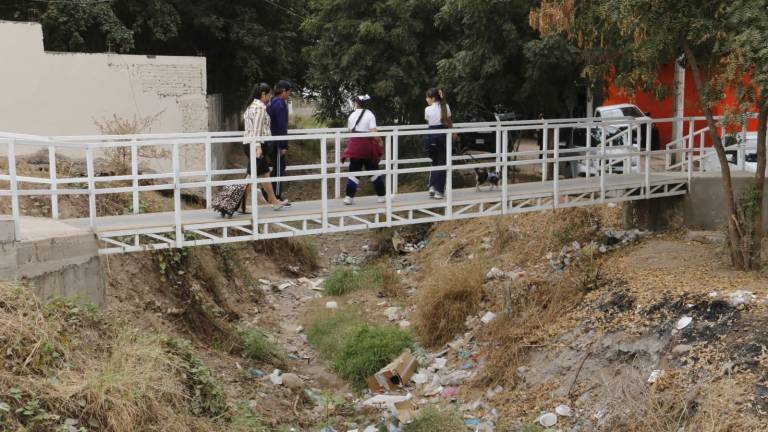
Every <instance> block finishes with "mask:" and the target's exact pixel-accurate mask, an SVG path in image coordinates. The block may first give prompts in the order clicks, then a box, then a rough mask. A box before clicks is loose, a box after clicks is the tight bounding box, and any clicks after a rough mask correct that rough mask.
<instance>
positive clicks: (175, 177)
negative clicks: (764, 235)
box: [0, 117, 704, 251]
mask: <svg viewBox="0 0 768 432" xmlns="http://www.w3.org/2000/svg"><path fill="white" fill-rule="evenodd" d="M702 119H703V118H698V117H690V118H684V119H659V120H652V121H648V120H636V119H628V118H617V119H595V118H588V119H556V120H535V121H530V120H526V121H511V122H490V123H469V124H460V125H456V127H454V128H452V129H442V130H439V131H436V130H433V129H432V130H431V129H426V128H425V127H424V126H423V125H414V126H391V127H383V128H381V130H379V131H378V132H372V133H366V134H356V133H355V134H352V133H349V131H347V130H344V129H338V128H337V129H322V130H311V131H292V133H291V134H290V135H288V136H281V137H261V138H259V139H258V141H260V142H268V141H277V140H285V141H291V142H296V141H303V142H307V141H313V142H320V147H319V151H320V154H319V155H318V156H319V163H310V164H304V165H300V166H292V167H289V175H288V176H284V177H280V181H281V182H287V183H290V182H302V181H320V183H321V191H320V192H321V200H320V203H321V207H322V208H321V209H320V214H321V217H320V219H309V220H304V221H303V222H302V223H303V228H302V229H301V231H294V230H297V229H298V228H295V227H291V226H290V225H289V224H290V223H294V222H296V221H294V220H289V219H291V218H286V220H285V221H283V222H279V224H280V225H279V226H280V227H281V229H285V230H287V231H286V232H287V233H288V234H286V235H296V233H299V232H300V233H312V232H318V231H317V230H314V231H313V230H312V229H310V228H308V226H309V225H310V224H312V223H315V222H318V223H319V224H320V225H321V227H322V228H320V229H321V230H325V231H323V232H335V230H342V229H343V228H344V226H343V224H344V222H343V219H342V222H341V223H340V225H341V226H339V225H338V224H337V225H334V224H331V222H330V218H331V217H332V216H331V215H330V213H329V201H331V200H333V199H336V198H339V197H340V196H341V186H342V184H341V180H342V179H343V178H344V177H347V176H348V175H349V173H348V172H347V171H345V170H344V169H343V168H344V164H343V163H342V162H341V158H340V154H341V150H342V147H343V144H344V141H345V140H346V139H348V138H350V137H352V136H356V137H380V138H381V139H382V140H383V141H384V147H385V149H384V150H385V157H384V158H383V160H382V161H381V164H380V165H379V169H377V170H368V171H361V172H356V173H355V175H356V176H358V177H363V176H374V175H380V176H384V177H385V179H386V183H385V184H386V189H387V194H386V203H385V212H384V214H383V216H384V217H385V221H384V222H381V221H380V220H379V219H378V214H377V213H376V220H375V221H374V222H369V223H368V226H392V225H393V224H398V223H400V222H403V221H402V220H401V219H403V218H404V217H406V218H407V217H411V216H400V215H398V214H396V212H397V211H398V210H396V209H395V207H394V206H395V204H397V201H398V196H399V192H398V184H399V176H400V175H405V174H418V173H420V174H427V173H431V172H435V171H447V172H448V173H447V184H446V194H445V195H446V199H445V201H444V202H439V203H435V204H433V205H432V204H431V207H429V206H427V207H424V208H419V209H417V211H419V212H422V213H424V214H426V215H428V216H430V217H428V218H426V219H424V220H426V221H432V220H446V219H451V218H454V217H465V216H467V215H469V214H470V213H471V212H470V211H469V210H468V208H469V207H466V205H472V206H479V208H480V212H481V213H482V214H491V213H494V212H497V213H498V214H505V213H508V212H510V211H516V210H517V209H516V208H512V207H511V206H512V204H510V202H509V199H510V196H511V191H510V188H511V186H512V185H510V184H509V182H508V170H509V169H514V168H520V167H526V166H529V167H533V168H534V169H536V168H537V167H539V166H541V181H542V182H546V181H548V177H549V175H548V174H549V173H548V170H549V166H550V165H552V171H553V174H554V175H553V178H552V180H551V181H552V184H551V195H552V197H553V200H552V202H551V207H552V208H558V207H559V206H561V205H571V204H572V203H570V202H565V201H563V202H561V201H560V200H561V199H562V200H566V199H568V197H567V196H564V195H562V194H563V193H564V192H562V187H561V186H562V182H563V181H564V180H561V179H560V177H561V176H560V174H562V173H561V164H562V163H570V164H576V166H578V165H579V164H583V165H585V166H586V168H585V170H586V172H585V174H586V177H587V180H588V179H590V178H597V180H598V181H599V185H600V187H599V191H598V192H599V196H596V197H593V198H591V201H589V202H608V201H609V200H615V199H637V197H638V196H643V197H646V198H647V197H651V196H652V195H653V194H654V189H653V185H652V184H651V181H650V176H651V173H652V172H655V171H657V170H655V169H653V168H652V167H651V165H652V163H651V158H652V156H654V155H665V158H666V157H668V156H669V155H670V154H672V153H682V154H683V155H684V156H683V157H684V158H686V157H687V159H686V162H687V163H681V165H680V168H681V172H682V173H684V174H685V173H687V175H688V177H690V173H691V171H692V161H693V154H694V153H695V152H696V150H697V149H695V148H694V146H693V144H692V143H693V140H692V139H688V140H687V141H686V140H677V141H679V142H684V143H685V147H684V148H683V149H678V148H676V147H677V143H676V142H673V143H672V144H674V145H672V146H671V147H672V148H669V149H666V148H665V150H659V151H652V150H651V148H650V143H651V133H650V131H651V127H652V124H654V123H665V122H674V121H676V122H680V121H687V122H689V124H690V125H693V124H694V122H695V121H701V120H702ZM617 126H621V127H624V129H623V130H620V131H619V133H617V134H616V135H614V136H612V137H610V138H606V137H605V129H606V128H608V127H613V128H616V127H617ZM574 129H585V130H586V132H587V133H586V136H585V139H586V140H587V141H586V143H585V144H586V145H585V146H584V147H577V148H560V145H559V142H560V137H563V136H565V135H566V134H568V133H570V132H571V131H572V130H574ZM591 129H595V130H598V131H601V133H602V136H603V139H602V140H601V142H600V143H599V144H598V145H597V146H595V147H593V146H592V144H591V139H592V138H591V134H590V133H589V131H590V130H591ZM549 131H552V132H553V134H554V135H553V136H554V141H555V143H557V145H554V146H552V148H549V142H548V141H549ZM703 131H704V130H703V129H702V130H699V131H692V132H693V134H692V135H691V136H703V133H704V132H703ZM513 132H518V133H542V136H543V146H542V147H539V148H538V149H537V150H529V149H524V150H518V151H511V150H510V148H509V134H510V133H513ZM436 133H437V134H444V135H445V140H446V142H447V143H448V145H447V146H446V163H445V164H443V165H440V166H431V165H426V164H428V163H429V162H430V160H429V159H428V158H425V157H412V158H400V157H399V155H400V154H402V153H401V150H402V149H401V148H400V147H401V146H402V145H404V142H403V141H402V140H401V138H403V137H424V136H426V135H429V134H436ZM454 133H457V134H468V133H493V134H495V136H496V151H495V152H491V153H486V154H476V155H472V156H468V155H453V153H452V147H453V146H452V145H451V142H452V140H453V134H454ZM643 136H644V138H645V143H640V142H635V141H638V140H639V138H640V137H643ZM621 137H626V139H623V138H621ZM635 137H637V139H636V140H635ZM620 139H621V140H622V144H618V145H616V143H618V142H619V140H620ZM254 141H255V140H253V139H245V138H244V137H243V136H242V132H224V133H197V134H147V135H130V136H79V137H36V136H31V135H19V134H9V133H0V148H2V147H3V146H5V147H6V148H7V150H8V161H9V163H8V166H9V171H8V173H7V174H0V188H1V187H2V185H3V182H5V183H7V188H5V189H0V196H7V197H11V209H12V215H13V217H14V219H15V220H17V221H20V216H21V214H20V213H21V212H20V206H19V198H20V197H31V196H38V197H39V196H47V197H49V198H50V200H51V217H52V218H54V219H58V218H59V217H60V214H59V210H58V197H59V196H64V195H87V196H88V220H89V225H90V226H91V228H94V229H97V228H98V227H99V224H98V221H99V218H101V217H102V216H100V215H98V214H96V199H97V197H99V196H102V195H105V194H131V195H132V208H131V211H132V214H133V215H135V216H138V215H140V214H143V213H141V211H140V205H139V204H140V199H139V195H140V194H141V193H143V192H148V191H163V190H165V191H172V192H173V196H174V211H173V238H169V239H167V240H166V241H165V242H163V243H164V244H166V246H167V245H171V246H175V247H181V246H184V245H186V244H203V243H200V242H201V241H203V240H198V239H195V240H189V239H186V238H185V236H189V232H188V231H186V230H187V228H186V227H185V224H183V223H182V214H183V213H184V211H183V209H182V206H181V195H182V193H185V192H188V191H190V190H193V189H194V190H200V189H204V190H205V202H206V205H207V206H208V207H209V206H210V202H211V197H212V193H213V188H215V187H220V186H225V185H232V184H249V185H252V186H253V187H257V186H258V185H259V184H262V183H266V182H273V181H275V179H274V178H258V177H254V178H250V179H244V178H241V179H234V180H232V179H230V180H226V179H220V178H216V177H221V176H225V175H242V174H244V172H245V170H244V169H242V168H236V169H222V168H220V167H215V166H213V161H212V157H211V155H212V148H213V147H214V146H217V145H223V144H227V143H241V144H242V143H244V142H254ZM612 144H614V145H612ZM329 145H331V146H332V151H330V152H329V149H328V146H329ZM701 145H702V146H703V140H702V141H701ZM22 146H33V147H44V148H47V149H48V155H49V162H50V163H49V166H50V170H49V171H50V172H49V173H48V176H47V177H34V176H30V175H18V173H17V162H18V161H17V157H16V155H17V154H18V148H19V147H22ZM151 146H161V147H170V148H171V149H170V152H171V168H170V170H169V171H167V170H166V171H163V172H152V173H148V172H143V170H142V169H141V166H140V164H139V157H138V149H139V148H142V147H151ZM184 146H192V147H193V150H194V153H195V154H197V155H198V156H200V155H202V157H203V161H202V164H203V167H202V168H200V167H196V168H194V169H186V170H182V168H181V156H182V154H181V152H182V147H184ZM642 146H644V148H641V147H642ZM607 147H610V151H607ZM113 148H125V149H129V150H130V156H131V157H130V161H129V165H130V166H129V168H130V169H129V171H130V173H129V174H120V175H98V174H97V173H96V170H95V162H96V157H97V156H96V154H95V152H96V151H105V150H108V149H113ZM702 148H703V147H700V149H698V151H699V157H703V153H702V150H701V149H702ZM65 149H66V150H72V149H79V150H80V151H84V152H85V162H86V164H85V165H86V175H85V176H82V177H60V176H59V174H58V173H57V172H56V160H57V152H58V151H61V150H65ZM251 151H252V152H253V151H254V149H253V146H251ZM252 156H254V155H253V154H252ZM251 164H252V167H251V168H252V171H254V172H255V168H256V166H255V158H254V157H252V158H251ZM481 168H484V169H489V170H493V169H495V170H497V171H500V175H501V177H502V178H503V181H502V182H501V184H500V189H501V202H500V203H498V204H494V205H491V204H488V205H489V206H490V207H489V208H492V210H488V209H486V210H483V206H484V203H486V202H487V201H488V199H489V198H487V197H481V198H478V199H476V200H475V199H470V200H469V204H466V203H465V204H466V205H465V204H461V205H465V207H463V208H457V209H454V207H455V206H456V205H457V202H458V201H457V200H456V199H455V196H454V187H453V180H452V174H453V173H455V172H461V171H467V170H474V169H481ZM670 168H678V165H677V164H675V165H674V166H668V164H665V166H664V167H663V168H661V172H668V171H671V170H670ZM640 170H643V171H644V172H642V173H641V171H640ZM534 172H535V170H534ZM637 174H642V176H641V179H640V180H633V182H634V183H633V184H636V185H635V187H633V188H630V189H632V190H636V191H637V193H640V195H637V193H636V192H632V195H629V193H628V195H626V196H624V197H620V198H616V197H612V196H609V195H608V193H609V192H610V190H608V186H609V185H608V184H607V182H606V177H614V176H624V177H625V178H632V179H634V178H635V177H632V176H633V175H634V176H636V175H637ZM587 183H588V182H587V181H586V180H585V184H587ZM32 185H45V186H47V188H34V186H33V187H32V188H27V186H32ZM73 186H80V187H73ZM329 187H331V188H332V193H329V190H328V188H329ZM638 188H639V189H638ZM663 193H680V192H679V189H676V190H674V191H672V192H668V191H664V192H663ZM257 195H258V194H252V198H251V207H252V209H253V214H252V217H251V221H250V228H248V227H246V226H245V225H243V224H242V221H241V222H230V221H226V220H222V221H221V222H216V223H209V224H203V225H204V226H205V227H207V226H209V225H212V226H214V227H215V228H221V229H223V230H224V235H223V237H222V238H221V239H220V240H221V241H222V242H225V241H229V239H230V237H228V234H227V232H228V231H227V229H228V227H236V229H238V230H240V231H241V232H246V231H247V232H248V233H247V236H248V237H249V238H253V239H255V238H263V237H265V236H268V235H270V233H263V232H262V233H260V232H259V229H260V228H259V227H262V226H265V225H264V222H263V221H262V219H261V218H260V216H259V208H258V205H257ZM537 199H539V200H540V199H541V197H539V198H537ZM584 202H587V201H584ZM436 206H437V207H440V208H442V211H443V214H442V215H438V213H436V211H435V210H434V209H435V208H436ZM399 208H401V207H398V209H399ZM355 211H356V210H355V209H354V208H350V210H349V211H348V212H347V213H349V216H347V217H349V218H352V219H353V220H358V221H359V220H360V218H362V217H363V216H366V215H369V214H371V213H370V212H371V211H372V210H370V209H364V210H361V211H359V212H357V213H355ZM409 211H411V212H413V211H414V210H413V209H411V210H409ZM374 213H375V212H374ZM454 213H456V214H455V215H454ZM333 217H336V216H333ZM355 218H356V219H355ZM430 218H431V219H430ZM382 224H383V225H382ZM16 225H17V227H18V226H19V225H20V224H19V223H17V224H16ZM201 229H203V228H199V227H198V228H195V229H193V230H192V231H190V232H194V234H195V235H202V236H204V237H206V238H207V237H211V236H212V234H210V233H206V232H204V231H200V230H201ZM232 229H235V228H232ZM264 229H266V228H264ZM118 234H121V235H124V236H125V235H129V233H125V232H120V231H118V233H117V234H115V235H118ZM130 235H131V236H134V235H135V236H136V242H135V245H130V244H127V243H124V242H122V241H118V240H116V238H117V237H108V236H107V237H102V239H105V238H109V239H110V240H109V241H108V243H110V244H113V245H116V244H118V243H119V244H123V247H122V248H123V249H121V250H139V249H141V246H140V244H139V238H138V236H139V235H141V234H140V233H138V231H137V232H136V233H133V234H130ZM153 235H154V236H155V237H157V235H158V234H156V233H155V234H153ZM275 235H276V234H275ZM281 235H282V234H281ZM232 238H242V236H239V237H232ZM105 241H106V240H105ZM159 247H161V246H156V247H155V248H159ZM162 247H165V246H162ZM137 248H138V249H137ZM113 249H114V248H113ZM113 249H110V250H111V251H114V250H113Z"/></svg>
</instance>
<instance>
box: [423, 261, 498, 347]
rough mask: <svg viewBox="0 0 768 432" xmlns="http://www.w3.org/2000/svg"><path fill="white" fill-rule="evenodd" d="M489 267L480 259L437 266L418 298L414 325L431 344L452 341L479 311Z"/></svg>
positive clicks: (428, 344) (424, 341) (436, 344)
mask: <svg viewBox="0 0 768 432" xmlns="http://www.w3.org/2000/svg"><path fill="white" fill-rule="evenodd" d="M484 270H485V266H484V265H482V264H481V263H478V262H471V263H465V264H456V265H451V266H446V267H442V268H436V269H433V273H432V274H433V276H432V278H430V279H429V280H428V281H427V282H426V284H425V286H424V287H423V288H422V289H421V290H420V292H419V296H418V299H417V300H416V312H415V316H416V319H415V320H414V321H415V322H414V324H415V325H414V328H415V330H416V333H417V335H418V336H419V339H420V340H421V341H422V342H423V343H424V344H425V345H426V346H429V347H434V346H438V345H441V344H444V343H446V342H448V341H450V340H451V338H453V337H454V336H455V335H456V334H457V333H459V332H461V331H462V330H463V329H464V320H465V319H466V317H467V316H468V315H474V314H476V313H477V312H478V308H479V306H480V300H481V299H482V297H483V280H484V277H485V273H484Z"/></svg>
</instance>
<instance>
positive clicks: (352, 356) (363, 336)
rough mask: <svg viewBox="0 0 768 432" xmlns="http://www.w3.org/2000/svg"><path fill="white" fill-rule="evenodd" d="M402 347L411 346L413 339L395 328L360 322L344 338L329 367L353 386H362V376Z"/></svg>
mask: <svg viewBox="0 0 768 432" xmlns="http://www.w3.org/2000/svg"><path fill="white" fill-rule="evenodd" d="M406 348H413V339H412V338H411V335H409V334H408V333H406V332H404V331H402V330H400V329H398V328H395V327H377V326H368V325H362V326H360V327H359V328H358V329H357V330H356V331H355V332H354V333H353V334H352V335H351V336H349V337H348V338H347V339H346V340H345V341H344V346H343V347H342V349H341V351H340V352H339V353H338V355H337V356H336V358H335V360H334V362H333V368H334V369H335V370H336V372H338V373H339V375H341V376H342V377H344V378H347V379H349V380H350V381H352V382H353V383H354V384H355V385H356V386H358V387H364V386H365V379H366V378H368V377H369V376H370V375H373V374H374V373H376V372H377V371H378V370H379V369H381V368H382V367H384V366H386V364H387V363H389V362H390V361H392V360H393V359H394V358H395V357H397V356H398V355H399V354H400V353H401V352H402V351H403V350H404V349H406Z"/></svg>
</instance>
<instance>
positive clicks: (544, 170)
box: [540, 123, 549, 183]
mask: <svg viewBox="0 0 768 432" xmlns="http://www.w3.org/2000/svg"><path fill="white" fill-rule="evenodd" d="M541 133H543V134H544V136H543V137H542V140H541V153H540V154H541V160H542V163H541V182H542V183H543V182H545V181H547V178H549V172H548V171H549V170H548V168H549V167H548V165H549V145H548V144H549V130H548V129H547V124H546V123H544V127H543V128H542V129H541Z"/></svg>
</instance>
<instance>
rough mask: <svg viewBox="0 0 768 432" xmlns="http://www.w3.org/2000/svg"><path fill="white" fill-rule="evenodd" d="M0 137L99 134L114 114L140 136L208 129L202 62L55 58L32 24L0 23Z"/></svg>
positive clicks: (160, 58)
mask: <svg viewBox="0 0 768 432" xmlns="http://www.w3.org/2000/svg"><path fill="white" fill-rule="evenodd" d="M0 59H1V60H0V131H4V132H15V133H28V134H34V135H83V134H97V133H99V132H100V131H99V128H98V127H97V125H96V122H97V121H99V122H103V121H104V120H105V119H109V118H111V117H112V116H113V115H114V114H117V115H118V116H120V117H122V118H125V119H133V118H134V116H135V117H138V118H143V117H148V116H154V115H156V114H158V113H162V114H160V116H159V117H158V121H157V122H155V123H154V124H153V125H152V127H151V129H150V130H147V131H145V132H199V131H205V130H207V128H208V111H207V103H206V76H205V58H204V57H168V56H157V57H153V56H137V55H122V54H83V53H53V52H45V51H44V49H43V32H42V27H41V26H40V25H39V24H37V23H17V22H7V21H0Z"/></svg>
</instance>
